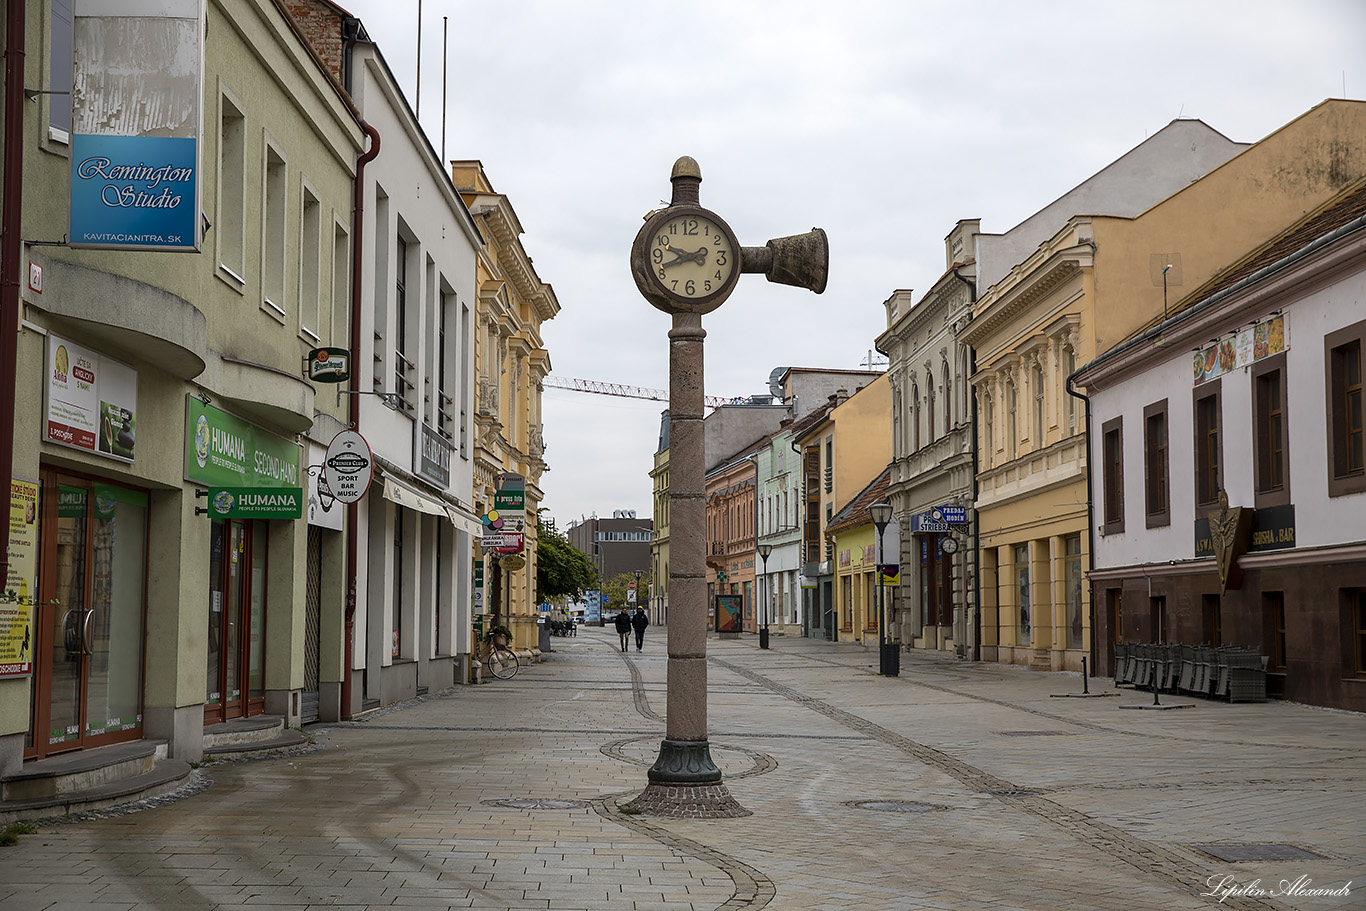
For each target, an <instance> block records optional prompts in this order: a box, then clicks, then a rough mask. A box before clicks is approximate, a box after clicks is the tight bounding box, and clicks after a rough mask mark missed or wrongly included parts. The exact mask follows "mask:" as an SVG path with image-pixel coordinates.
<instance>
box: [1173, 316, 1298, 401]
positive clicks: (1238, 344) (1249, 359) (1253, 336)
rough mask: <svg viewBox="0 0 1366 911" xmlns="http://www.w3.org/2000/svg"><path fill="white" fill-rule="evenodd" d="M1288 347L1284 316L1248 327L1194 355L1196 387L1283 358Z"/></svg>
mask: <svg viewBox="0 0 1366 911" xmlns="http://www.w3.org/2000/svg"><path fill="white" fill-rule="evenodd" d="M1289 347H1290V333H1289V327H1288V326H1287V325H1286V323H1285V316H1284V315H1283V314H1280V315H1277V316H1273V317H1272V318H1271V319H1269V320H1267V321H1266V322H1262V323H1258V324H1257V325H1255V326H1245V327H1244V328H1242V329H1239V330H1238V331H1237V332H1235V333H1233V334H1232V335H1230V336H1228V337H1227V338H1222V339H1220V340H1219V341H1217V342H1214V343H1213V344H1211V345H1208V346H1206V347H1204V348H1201V349H1200V350H1199V351H1197V352H1195V385H1197V386H1199V385H1200V384H1201V383H1208V382H1209V381H1210V380H1213V379H1218V378H1219V377H1221V376H1223V375H1224V374H1225V373H1232V372H1233V371H1234V370H1237V369H1238V368H1239V367H1246V366H1248V365H1249V364H1252V363H1255V362H1256V361H1260V360H1262V359H1263V358H1268V357H1272V356H1273V355H1277V354H1280V353H1281V352H1282V351H1284V350H1286V349H1287V348H1289Z"/></svg>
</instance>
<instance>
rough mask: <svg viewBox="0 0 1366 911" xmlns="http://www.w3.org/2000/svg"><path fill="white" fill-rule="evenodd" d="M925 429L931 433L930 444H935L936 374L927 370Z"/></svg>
mask: <svg viewBox="0 0 1366 911" xmlns="http://www.w3.org/2000/svg"><path fill="white" fill-rule="evenodd" d="M925 429H926V430H927V431H929V434H930V438H929V440H928V442H930V443H933V442H934V373H933V372H931V371H930V370H929V369H928V368H926V370H925Z"/></svg>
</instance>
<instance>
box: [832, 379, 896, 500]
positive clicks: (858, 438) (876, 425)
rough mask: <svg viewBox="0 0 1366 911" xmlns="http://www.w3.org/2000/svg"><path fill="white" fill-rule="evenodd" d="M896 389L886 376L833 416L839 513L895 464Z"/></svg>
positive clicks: (875, 381)
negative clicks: (893, 453)
mask: <svg viewBox="0 0 1366 911" xmlns="http://www.w3.org/2000/svg"><path fill="white" fill-rule="evenodd" d="M891 414H892V386H891V381H890V380H889V379H888V377H887V374H885V373H884V374H882V375H881V376H879V377H878V378H877V379H875V380H873V381H872V382H871V383H869V384H868V385H867V386H864V387H863V388H862V389H860V390H859V391H858V392H856V393H854V394H853V395H851V396H850V397H849V398H848V399H847V400H845V401H844V402H842V403H840V405H839V406H837V407H836V408H835V410H834V411H832V412H831V418H832V419H833V421H834V424H835V490H834V498H835V510H836V511H839V510H840V509H841V508H843V507H844V506H847V505H848V504H849V501H851V500H852V499H854V497H856V496H858V495H859V493H860V492H861V491H862V490H863V488H865V487H867V486H868V484H869V483H870V482H871V481H872V480H873V478H876V477H877V476H878V475H880V474H882V472H883V470H884V469H886V467H887V465H888V463H890V462H891V461H892V428H891Z"/></svg>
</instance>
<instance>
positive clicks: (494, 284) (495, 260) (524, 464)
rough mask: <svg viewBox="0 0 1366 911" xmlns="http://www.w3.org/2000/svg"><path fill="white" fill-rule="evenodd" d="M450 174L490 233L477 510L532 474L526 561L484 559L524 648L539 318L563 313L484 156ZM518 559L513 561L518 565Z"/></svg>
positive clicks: (479, 357) (543, 356) (530, 590)
mask: <svg viewBox="0 0 1366 911" xmlns="http://www.w3.org/2000/svg"><path fill="white" fill-rule="evenodd" d="M451 177H452V180H453V181H454V183H455V186H456V189H457V190H458V191H459V192H460V194H461V196H462V197H463V198H464V200H465V205H466V206H468V207H469V210H470V212H471V214H472V215H473V216H474V218H475V222H476V224H477V225H478V227H479V230H480V232H481V233H482V234H483V237H484V248H483V250H482V251H481V255H480V257H479V260H478V263H477V288H478V294H479V297H478V306H477V308H476V323H477V325H476V326H475V327H473V329H472V331H473V332H474V339H475V345H474V358H475V370H476V374H477V377H478V379H477V380H476V382H477V387H476V389H475V413H474V420H473V422H472V423H473V426H471V427H468V428H467V427H461V432H462V434H463V433H466V432H468V433H469V434H471V436H472V441H473V444H474V453H475V459H474V494H473V497H474V508H475V512H476V513H479V514H481V515H482V514H484V513H487V512H488V511H489V510H490V509H491V508H493V493H494V491H495V489H497V485H498V476H499V475H500V474H503V473H515V474H519V475H521V476H522V477H523V478H525V480H526V550H525V551H524V553H523V554H522V556H523V557H524V558H525V560H524V562H523V564H522V565H521V566H520V567H517V568H516V569H508V568H504V569H502V570H501V579H500V580H497V581H498V583H499V586H500V588H495V580H494V576H493V573H494V568H493V566H492V562H491V561H490V560H489V559H488V555H485V556H484V557H483V558H476V562H477V561H478V560H479V559H482V560H483V562H484V563H485V573H484V578H485V594H484V598H485V604H486V608H487V610H488V611H489V612H491V613H492V612H494V605H493V604H491V603H490V599H491V598H493V597H494V592H495V591H496V592H497V594H498V596H499V597H500V598H501V605H499V607H500V609H499V610H498V611H497V612H498V613H500V614H501V615H502V617H503V622H504V623H506V624H507V625H508V626H509V627H510V628H511V629H512V632H513V641H514V643H515V644H516V645H517V646H519V647H528V646H531V647H534V646H535V645H536V643H537V640H538V633H537V626H536V621H537V606H536V603H535V593H536V511H537V509H538V508H539V507H540V505H541V500H542V496H543V495H542V491H541V476H542V474H543V473H544V472H545V471H546V470H547V469H548V467H549V466H548V465H547V464H546V462H545V440H544V437H543V436H542V423H541V389H542V381H543V380H544V379H545V377H546V376H547V375H549V373H550V353H549V352H548V351H546V349H545V346H544V345H543V344H542V342H541V324H542V323H543V322H545V321H546V320H550V319H554V318H555V315H556V314H557V313H559V312H560V304H559V301H558V300H557V299H556V297H555V292H554V290H553V289H552V288H551V286H550V285H549V284H547V283H546V282H543V281H542V280H541V279H540V277H539V276H538V275H537V274H536V269H535V267H534V266H533V265H532V262H531V257H530V256H528V255H527V252H526V250H525V248H524V247H523V246H522V241H521V235H522V225H521V222H520V221H519V220H518V218H517V213H516V212H515V211H514V210H513V208H512V204H511V202H509V201H508V198H507V197H506V196H505V195H503V194H502V193H498V192H497V191H495V190H494V188H493V185H492V184H491V182H490V181H489V178H488V175H487V173H485V171H484V166H483V164H482V163H481V162H479V161H475V160H463V161H453V162H451ZM513 562H515V561H513Z"/></svg>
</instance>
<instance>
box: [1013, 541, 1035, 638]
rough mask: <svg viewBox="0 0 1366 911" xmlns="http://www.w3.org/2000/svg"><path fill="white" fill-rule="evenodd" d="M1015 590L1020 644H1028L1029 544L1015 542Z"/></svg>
mask: <svg viewBox="0 0 1366 911" xmlns="http://www.w3.org/2000/svg"><path fill="white" fill-rule="evenodd" d="M1015 592H1016V603H1017V605H1018V607H1019V613H1020V645H1029V644H1030V642H1031V641H1032V632H1033V622H1032V617H1031V616H1030V608H1031V607H1032V606H1033V605H1032V604H1031V603H1030V597H1029V545H1028V544H1017V545H1016V546H1015Z"/></svg>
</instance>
